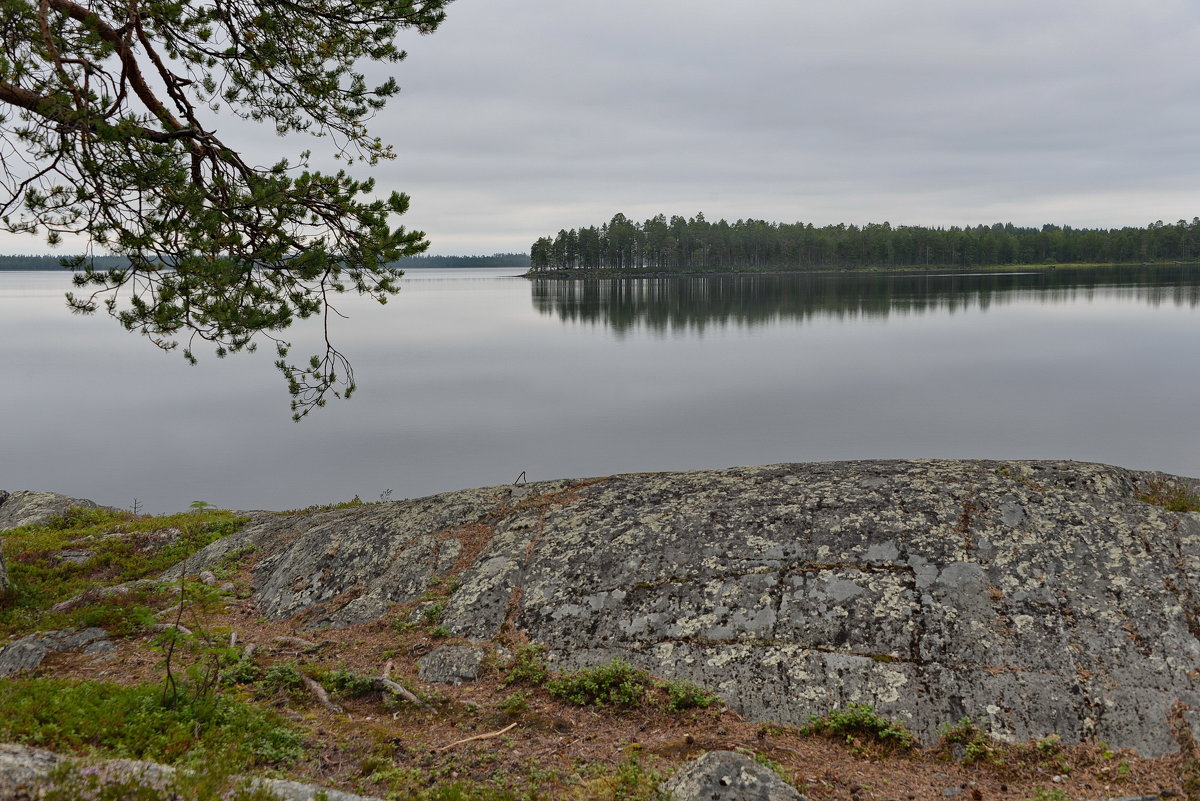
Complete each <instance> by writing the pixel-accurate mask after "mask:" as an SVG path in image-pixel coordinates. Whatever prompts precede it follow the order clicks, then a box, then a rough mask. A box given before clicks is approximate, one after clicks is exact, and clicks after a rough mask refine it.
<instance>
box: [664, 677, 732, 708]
mask: <svg viewBox="0 0 1200 801" xmlns="http://www.w3.org/2000/svg"><path fill="white" fill-rule="evenodd" d="M663 690H664V691H665V692H666V694H667V709H670V710H671V711H673V712H682V711H683V710H685V709H707V708H708V707H710V706H713V705H714V704H719V703H720V702H721V699H719V698H717V696H715V695H714V694H712V693H710V692H709V691H708V690H706V689H704V688H703V687H701V686H700V685H698V684H692V683H691V682H690V681H668V682H667V683H666V684H664V685H663Z"/></svg>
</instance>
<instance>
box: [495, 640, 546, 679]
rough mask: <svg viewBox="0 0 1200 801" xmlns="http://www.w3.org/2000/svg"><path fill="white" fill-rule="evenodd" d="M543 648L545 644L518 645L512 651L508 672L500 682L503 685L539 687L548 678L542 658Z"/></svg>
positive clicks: (544, 648)
mask: <svg viewBox="0 0 1200 801" xmlns="http://www.w3.org/2000/svg"><path fill="white" fill-rule="evenodd" d="M545 650H546V646H544V645H522V646H519V647H518V648H517V649H516V651H515V652H514V653H513V661H512V665H511V666H510V667H509V668H508V674H507V675H506V676H505V677H504V680H503V681H502V682H501V684H502V685H503V686H505V687H508V686H509V685H512V684H527V685H529V686H532V687H540V686H541V685H543V684H545V683H546V680H547V679H549V678H550V671H549V669H547V667H546V660H544V659H543V658H542V653H543V652H544V651H545Z"/></svg>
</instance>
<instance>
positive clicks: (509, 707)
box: [500, 690, 529, 715]
mask: <svg viewBox="0 0 1200 801" xmlns="http://www.w3.org/2000/svg"><path fill="white" fill-rule="evenodd" d="M500 708H501V709H503V710H504V711H505V712H506V713H507V714H509V715H519V714H521V713H522V712H524V711H525V710H526V709H528V708H529V693H527V692H525V691H524V690H517V691H515V692H511V693H509V694H508V695H506V696H504V700H502V701H501V702H500Z"/></svg>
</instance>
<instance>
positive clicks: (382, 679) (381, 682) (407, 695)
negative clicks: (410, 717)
mask: <svg viewBox="0 0 1200 801" xmlns="http://www.w3.org/2000/svg"><path fill="white" fill-rule="evenodd" d="M375 684H376V686H378V687H379V688H380V689H382V690H391V691H392V692H394V693H395V694H396V695H398V696H400V697H401V698H403V699H404V700H405V701H408V702H409V703H410V704H413V705H415V706H425V704H424V702H422V701H421V699H420V698H418V697H417V696H415V695H413V694H412V693H411V692H409V691H408V690H407V689H406V688H405V687H403V686H401V685H399V684H397V683H396V682H394V681H392V680H391V679H389V678H388V677H387V676H376V677H375Z"/></svg>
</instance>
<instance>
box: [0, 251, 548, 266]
mask: <svg viewBox="0 0 1200 801" xmlns="http://www.w3.org/2000/svg"><path fill="white" fill-rule="evenodd" d="M62 258H63V257H61V256H3V255H0V270H61V269H63V267H62ZM68 258H70V257H68ZM92 264H93V265H94V266H95V267H96V268H98V269H101V270H107V269H110V268H113V267H124V266H127V265H128V264H129V261H128V260H127V259H124V258H121V257H120V256H96V257H95V258H93V259H92ZM391 266H393V267H399V268H400V269H402V270H407V269H419V268H421V267H518V268H522V269H528V267H529V254H527V253H493V254H492V255H491V256H409V257H407V258H404V259H400V260H399V261H395V262H392V265H391Z"/></svg>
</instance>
